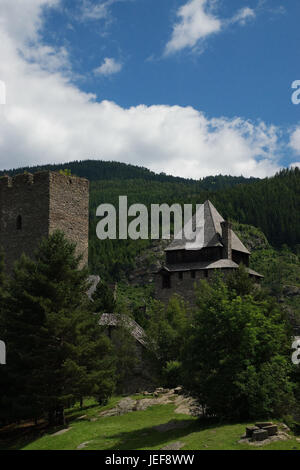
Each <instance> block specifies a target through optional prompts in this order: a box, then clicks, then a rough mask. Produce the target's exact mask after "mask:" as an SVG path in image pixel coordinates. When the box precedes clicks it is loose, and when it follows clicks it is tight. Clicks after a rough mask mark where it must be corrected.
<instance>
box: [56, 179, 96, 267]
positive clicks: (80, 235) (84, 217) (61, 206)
mask: <svg viewBox="0 0 300 470" xmlns="http://www.w3.org/2000/svg"><path fill="white" fill-rule="evenodd" d="M57 229H59V230H62V231H63V232H64V233H65V235H66V237H67V238H68V239H69V240H71V241H72V242H75V243H76V244H77V253H78V254H82V256H83V258H82V263H81V265H82V266H84V265H87V264H88V248H89V182H88V180H87V179H84V178H77V177H72V176H71V177H70V176H65V175H61V174H59V173H54V172H51V173H50V208H49V234H51V233H53V232H54V231H55V230H57Z"/></svg>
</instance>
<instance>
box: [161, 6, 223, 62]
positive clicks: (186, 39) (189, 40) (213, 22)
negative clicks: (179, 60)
mask: <svg viewBox="0 0 300 470" xmlns="http://www.w3.org/2000/svg"><path fill="white" fill-rule="evenodd" d="M208 4H209V0H189V1H188V2H187V3H186V4H185V5H183V6H182V7H180V8H179V10H178V12H177V17H178V18H179V22H178V23H176V24H175V26H174V28H173V32H172V37H171V39H170V41H169V42H168V43H167V45H166V48H165V53H166V54H171V53H173V52H176V51H179V50H181V49H184V48H185V47H194V46H195V45H196V44H197V42H198V41H199V39H203V38H205V37H207V36H209V35H210V34H212V33H217V32H219V31H220V29H221V26H222V25H221V21H220V20H219V19H218V18H216V17H215V16H213V14H212V13H211V12H209V11H208V10H207V7H208Z"/></svg>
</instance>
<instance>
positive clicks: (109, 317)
mask: <svg viewBox="0 0 300 470" xmlns="http://www.w3.org/2000/svg"><path fill="white" fill-rule="evenodd" d="M99 325H101V326H115V327H117V326H121V325H123V326H124V327H125V328H126V329H127V330H128V331H130V334H131V335H132V336H133V337H134V338H135V339H136V341H138V342H139V343H140V344H142V345H143V346H145V347H147V336H146V333H145V331H144V329H143V328H142V327H141V326H140V325H139V324H138V323H137V322H136V321H135V320H133V319H132V318H130V317H129V316H128V315H120V314H116V313H102V315H101V317H100V319H99Z"/></svg>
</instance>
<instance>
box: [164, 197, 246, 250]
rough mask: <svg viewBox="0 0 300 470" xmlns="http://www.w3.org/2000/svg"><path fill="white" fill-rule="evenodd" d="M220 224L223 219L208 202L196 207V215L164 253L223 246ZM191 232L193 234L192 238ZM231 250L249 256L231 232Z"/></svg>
mask: <svg viewBox="0 0 300 470" xmlns="http://www.w3.org/2000/svg"><path fill="white" fill-rule="evenodd" d="M221 222H224V219H223V217H222V216H221V215H220V214H219V212H218V211H217V209H216V208H215V207H214V205H213V204H212V203H211V202H210V201H205V203H204V204H201V205H199V206H198V209H197V211H196V213H195V214H194V216H193V218H192V220H191V221H189V222H188V223H187V224H186V225H185V227H184V229H183V231H182V230H181V231H180V232H179V233H178V234H177V235H176V236H175V237H174V240H173V241H172V243H170V245H169V246H168V247H167V248H166V249H165V251H173V250H201V249H202V248H207V247H214V246H223V244H222V228H221ZM193 232H194V233H195V235H194V236H192V234H193ZM231 236H232V249H233V250H236V251H241V252H242V253H247V254H250V252H249V250H247V248H246V247H245V245H243V243H242V242H241V240H240V239H239V238H238V236H237V235H236V234H235V233H234V231H233V230H231Z"/></svg>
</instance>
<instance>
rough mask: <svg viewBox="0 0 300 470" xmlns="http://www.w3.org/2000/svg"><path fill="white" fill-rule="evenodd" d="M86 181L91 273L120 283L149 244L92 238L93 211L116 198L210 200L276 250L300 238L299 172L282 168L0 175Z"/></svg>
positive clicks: (80, 167)
mask: <svg viewBox="0 0 300 470" xmlns="http://www.w3.org/2000/svg"><path fill="white" fill-rule="evenodd" d="M66 168H67V169H68V170H70V171H71V173H72V174H73V175H77V176H81V177H86V178H88V179H89V180H90V182H91V188H90V247H89V249H90V253H89V259H90V271H91V272H93V273H99V274H100V275H101V276H103V277H105V278H107V279H109V280H113V281H116V280H119V279H120V277H121V276H122V275H123V274H127V273H128V272H130V270H131V269H132V268H133V267H134V265H135V259H136V257H137V255H139V253H141V252H142V251H143V250H144V249H145V248H146V247H149V246H151V243H152V242H151V240H137V241H132V240H105V241H101V242H100V241H99V240H98V239H97V237H96V224H97V222H98V220H97V218H96V208H97V207H98V205H99V204H102V203H110V204H113V205H114V206H115V207H116V208H117V207H118V198H119V196H120V195H126V196H127V197H128V205H131V204H133V203H142V204H145V205H146V206H147V207H148V210H149V213H150V206H151V204H155V203H157V204H158V203H159V204H162V203H167V204H170V205H171V204H173V203H180V204H189V203H192V204H194V205H195V204H201V203H203V202H204V201H205V200H206V199H210V200H211V202H212V203H213V204H214V205H215V207H216V208H217V210H218V211H219V212H220V213H221V214H222V215H223V217H224V218H227V219H231V220H232V221H235V222H238V223H241V224H249V225H252V226H255V227H258V228H259V229H260V230H261V231H262V232H263V233H264V234H265V235H266V237H267V239H268V241H269V243H270V244H271V245H272V246H273V247H275V248H281V247H282V246H284V245H287V246H288V247H289V248H290V249H291V250H292V251H294V252H297V250H299V243H300V242H299V240H300V212H299V207H300V170H299V168H294V169H284V170H282V171H280V172H279V173H278V174H276V175H275V176H274V177H271V178H265V179H261V180H260V179H256V178H244V177H242V176H241V177H232V176H222V175H218V176H211V177H207V178H203V179H200V180H197V181H196V180H192V179H189V180H187V179H184V178H179V177H173V176H169V175H166V174H163V173H161V174H155V173H153V172H151V171H150V170H148V169H146V168H143V167H138V166H133V165H127V164H125V163H118V162H104V161H95V160H87V161H79V162H78V161H75V162H70V163H65V164H64V165H47V166H40V167H32V168H19V169H16V170H10V171H7V172H5V171H3V172H1V173H0V176H1V174H2V175H3V174H10V175H13V174H16V173H20V172H22V171H31V172H36V171H41V170H46V169H49V170H63V169H66Z"/></svg>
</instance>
